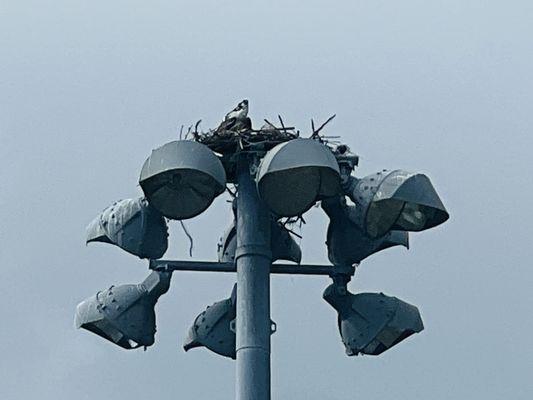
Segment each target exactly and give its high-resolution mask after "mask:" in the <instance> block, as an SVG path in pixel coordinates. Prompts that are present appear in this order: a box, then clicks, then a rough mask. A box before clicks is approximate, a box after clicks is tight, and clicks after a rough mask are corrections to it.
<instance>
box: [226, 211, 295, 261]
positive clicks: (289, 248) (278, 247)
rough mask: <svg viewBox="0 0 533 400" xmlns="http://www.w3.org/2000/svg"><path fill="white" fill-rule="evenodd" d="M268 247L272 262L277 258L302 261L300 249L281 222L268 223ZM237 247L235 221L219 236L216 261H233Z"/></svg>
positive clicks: (272, 221)
mask: <svg viewBox="0 0 533 400" xmlns="http://www.w3.org/2000/svg"><path fill="white" fill-rule="evenodd" d="M270 248H271V251H272V262H274V261H277V260H287V261H293V262H295V263H298V264H299V263H300V262H301V261H302V250H301V249H300V246H299V245H298V243H296V241H295V240H294V239H293V238H292V236H291V234H290V233H289V231H288V230H287V228H285V227H284V226H283V225H282V224H281V223H279V222H278V221H275V220H274V219H272V220H271V224H270ZM236 249H237V229H236V228H235V221H233V222H232V224H231V225H230V227H229V228H228V229H227V230H226V232H225V233H224V235H223V236H222V237H221V238H220V241H219V244H218V261H219V262H234V261H235V250H236Z"/></svg>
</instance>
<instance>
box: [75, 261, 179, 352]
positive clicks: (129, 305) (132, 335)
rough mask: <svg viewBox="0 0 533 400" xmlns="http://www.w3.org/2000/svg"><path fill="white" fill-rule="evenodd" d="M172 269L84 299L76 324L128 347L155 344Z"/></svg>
mask: <svg viewBox="0 0 533 400" xmlns="http://www.w3.org/2000/svg"><path fill="white" fill-rule="evenodd" d="M170 277H171V273H170V272H156V271H154V272H152V273H151V274H150V275H148V277H147V278H146V279H145V280H144V281H143V282H142V283H141V284H138V285H119V286H111V287H110V288H109V289H107V290H104V291H101V292H98V293H97V294H96V295H95V296H92V297H89V298H88V299H86V300H84V301H83V302H81V303H80V304H78V307H77V309H76V318H75V324H76V327H77V328H84V329H87V330H88V331H91V332H93V333H96V334H97V335H98V336H101V337H103V338H104V339H107V340H109V341H111V342H113V343H115V344H116V345H118V346H120V347H123V348H125V349H128V350H129V349H135V348H138V347H141V346H151V345H152V344H153V343H154V335H155V331H156V329H155V311H154V306H155V304H156V302H157V299H158V298H159V297H160V296H161V295H162V294H164V293H166V292H167V291H168V289H169V286H170Z"/></svg>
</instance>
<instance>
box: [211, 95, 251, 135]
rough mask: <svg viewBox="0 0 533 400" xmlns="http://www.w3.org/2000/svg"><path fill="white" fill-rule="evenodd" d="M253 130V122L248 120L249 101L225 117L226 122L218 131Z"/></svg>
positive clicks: (239, 105)
mask: <svg viewBox="0 0 533 400" xmlns="http://www.w3.org/2000/svg"><path fill="white" fill-rule="evenodd" d="M244 129H252V121H251V120H250V118H248V100H246V99H245V100H243V101H241V102H240V103H239V104H237V107H235V108H234V109H233V110H231V111H230V112H229V113H227V114H226V116H225V117H224V121H222V123H221V124H220V125H219V126H218V128H217V129H216V130H217V131H222V130H224V131H241V130H244Z"/></svg>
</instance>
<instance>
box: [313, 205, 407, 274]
mask: <svg viewBox="0 0 533 400" xmlns="http://www.w3.org/2000/svg"><path fill="white" fill-rule="evenodd" d="M321 206H322V208H323V209H324V211H325V212H326V214H327V215H328V217H329V219H330V221H329V225H328V232H327V240H326V245H327V247H328V258H329V261H331V263H332V264H333V265H353V264H356V263H357V264H358V263H360V262H361V261H362V260H364V259H365V258H367V257H369V256H371V255H372V254H374V253H377V252H379V251H381V250H385V249H388V248H389V247H393V246H404V247H406V248H409V234H408V233H407V232H405V231H388V232H387V233H386V234H385V235H384V236H382V237H379V238H375V239H374V238H371V237H368V236H367V235H365V234H364V232H363V231H362V229H361V228H360V227H359V226H357V225H356V224H355V223H354V222H353V220H352V216H353V215H354V213H356V208H357V207H356V206H348V205H346V202H345V200H344V197H333V198H329V199H327V200H323V201H322V204H321Z"/></svg>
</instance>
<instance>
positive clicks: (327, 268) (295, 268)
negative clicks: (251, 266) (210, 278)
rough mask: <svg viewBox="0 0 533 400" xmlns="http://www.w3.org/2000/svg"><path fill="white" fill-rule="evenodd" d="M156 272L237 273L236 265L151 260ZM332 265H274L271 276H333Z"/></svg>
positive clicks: (151, 266) (229, 263)
mask: <svg viewBox="0 0 533 400" xmlns="http://www.w3.org/2000/svg"><path fill="white" fill-rule="evenodd" d="M149 267H150V269H152V270H154V271H193V272H237V267H236V266H235V263H232V262H215V261H175V260H150V265H149ZM332 272H333V267H332V266H331V265H318V264H272V265H271V266H270V273H271V274H284V275H288V274H291V275H331V274H332Z"/></svg>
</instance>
